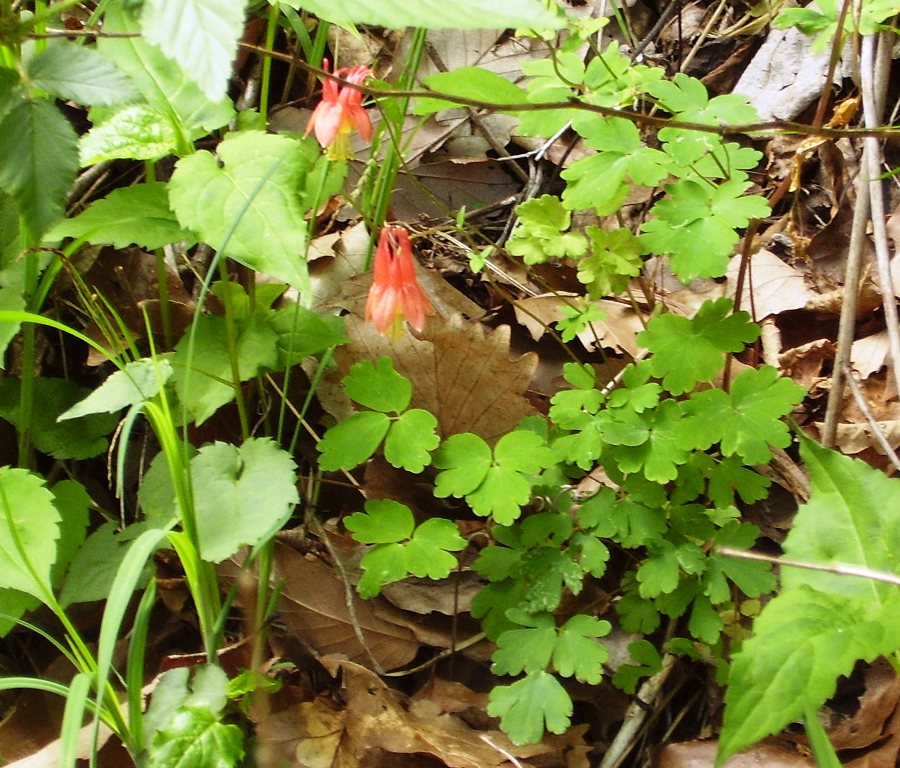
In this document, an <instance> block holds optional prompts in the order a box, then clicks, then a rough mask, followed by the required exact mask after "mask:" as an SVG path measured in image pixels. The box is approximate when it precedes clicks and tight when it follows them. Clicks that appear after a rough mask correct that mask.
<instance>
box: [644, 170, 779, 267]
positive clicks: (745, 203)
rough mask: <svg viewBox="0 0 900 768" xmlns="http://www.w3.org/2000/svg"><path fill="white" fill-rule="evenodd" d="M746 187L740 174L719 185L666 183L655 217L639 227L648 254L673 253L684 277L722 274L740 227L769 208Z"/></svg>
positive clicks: (653, 210)
mask: <svg viewBox="0 0 900 768" xmlns="http://www.w3.org/2000/svg"><path fill="white" fill-rule="evenodd" d="M748 186H749V183H747V182H745V181H743V180H742V179H731V180H728V181H725V182H723V183H722V184H719V185H718V186H715V185H713V184H711V183H710V182H708V181H695V180H693V179H682V180H680V181H676V182H675V183H674V184H668V185H666V188H665V190H666V193H667V194H666V196H665V197H664V198H663V199H662V200H660V201H659V202H658V203H656V204H655V205H654V206H653V208H652V209H651V213H652V214H653V215H654V216H655V218H653V219H650V220H649V221H647V222H645V223H644V224H643V225H642V226H641V231H642V233H643V234H642V235H641V236H640V240H641V244H642V245H643V247H644V248H646V249H647V251H648V252H650V253H657V254H671V263H672V270H673V271H674V272H675V274H676V275H677V276H678V278H679V279H680V280H681V281H682V282H685V283H687V282H690V281H691V280H693V279H694V278H696V277H722V276H723V275H724V274H725V271H726V268H727V266H728V259H729V257H730V256H731V254H732V253H733V251H734V246H735V244H736V243H737V242H738V240H739V237H738V234H737V232H736V231H735V230H736V228H738V227H746V226H747V225H748V224H749V223H750V219H753V218H765V217H766V216H768V215H769V212H770V209H769V204H768V202H767V201H766V200H765V198H762V197H760V196H759V195H745V194H744V191H745V190H746V189H747V187H748ZM699 243H702V244H703V247H702V248H698V244H699Z"/></svg>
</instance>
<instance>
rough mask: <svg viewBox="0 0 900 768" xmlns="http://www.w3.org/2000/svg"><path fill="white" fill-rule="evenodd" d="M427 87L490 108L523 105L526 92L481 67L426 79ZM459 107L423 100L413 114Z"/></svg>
mask: <svg viewBox="0 0 900 768" xmlns="http://www.w3.org/2000/svg"><path fill="white" fill-rule="evenodd" d="M425 85H426V86H428V88H431V89H433V90H435V91H440V92H441V93H446V94H449V95H451V96H462V97H464V98H466V99H477V100H478V101H480V102H483V103H486V104H521V103H523V102H524V101H525V92H524V91H523V90H522V89H521V88H519V86H517V85H514V84H513V83H511V82H510V81H509V80H507V79H506V78H505V77H501V76H500V75H498V74H497V73H496V72H491V71H490V70H487V69H481V68H480V67H459V68H457V69H454V70H453V71H452V72H438V73H437V74H434V75H430V76H429V77H426V78H425ZM456 106H457V105H456V104H454V103H453V102H450V101H446V100H445V99H436V98H435V99H430V98H420V99H417V100H416V105H415V107H414V108H413V110H412V112H413V114H415V115H427V114H430V113H432V112H438V111H440V110H442V109H448V108H454V107H456Z"/></svg>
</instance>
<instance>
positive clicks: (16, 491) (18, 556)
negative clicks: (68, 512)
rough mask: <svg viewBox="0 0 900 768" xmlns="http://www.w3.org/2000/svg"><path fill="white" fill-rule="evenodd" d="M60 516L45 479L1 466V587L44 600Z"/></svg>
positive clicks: (53, 560)
mask: <svg viewBox="0 0 900 768" xmlns="http://www.w3.org/2000/svg"><path fill="white" fill-rule="evenodd" d="M59 523H60V514H59V510H58V509H57V508H56V505H55V504H54V503H53V494H52V493H51V492H50V491H49V490H48V489H47V487H46V485H45V484H44V480H43V478H41V477H38V476H37V475H34V474H32V473H31V472H28V471H27V470H24V469H16V468H13V467H0V553H2V559H0V587H5V588H8V589H17V590H19V591H21V592H26V593H28V594H29V595H33V596H34V597H36V598H38V599H40V600H42V601H43V600H44V599H45V598H46V597H47V596H48V590H49V589H50V569H51V568H52V567H53V563H54V562H55V561H56V541H57V539H58V538H59V535H60V532H59Z"/></svg>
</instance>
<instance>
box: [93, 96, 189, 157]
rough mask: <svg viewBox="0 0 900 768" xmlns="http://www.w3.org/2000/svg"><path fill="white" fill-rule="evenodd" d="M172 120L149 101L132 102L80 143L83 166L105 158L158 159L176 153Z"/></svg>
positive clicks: (118, 110) (176, 140)
mask: <svg viewBox="0 0 900 768" xmlns="http://www.w3.org/2000/svg"><path fill="white" fill-rule="evenodd" d="M177 147H178V136H177V133H176V131H175V128H174V127H173V126H172V121H171V120H169V118H168V117H166V115H164V114H163V113H162V112H160V111H158V110H156V109H154V108H153V107H151V106H149V105H148V104H130V105H128V106H126V107H122V108H121V109H117V110H115V111H114V112H112V113H111V114H109V115H108V116H107V117H106V118H105V119H104V120H103V121H102V122H100V123H98V124H97V125H95V126H94V127H93V128H91V129H90V130H89V131H88V132H87V133H85V134H84V135H83V136H82V137H81V139H80V140H79V143H78V150H79V155H80V157H81V164H82V165H91V164H93V163H101V162H103V161H104V160H118V159H129V160H158V159H159V158H162V157H165V156H166V155H168V154H170V153H172V152H174V151H175V150H176V148H177Z"/></svg>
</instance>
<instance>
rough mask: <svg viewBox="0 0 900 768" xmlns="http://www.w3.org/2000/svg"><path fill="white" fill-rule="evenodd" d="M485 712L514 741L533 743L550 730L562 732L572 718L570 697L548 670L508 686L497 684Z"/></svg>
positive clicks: (515, 742) (532, 674)
mask: <svg viewBox="0 0 900 768" xmlns="http://www.w3.org/2000/svg"><path fill="white" fill-rule="evenodd" d="M487 711H488V714H490V715H493V716H494V717H499V718H500V727H501V728H503V731H504V732H505V733H506V734H508V735H509V738H510V739H511V740H512V741H513V743H514V744H536V743H537V742H539V741H540V740H541V739H542V738H543V736H544V726H545V724H546V728H547V730H548V731H550V732H551V733H563V732H564V731H565V730H566V728H568V727H569V722H570V718H571V717H572V700H571V699H570V698H569V694H568V693H566V689H565V688H563V687H562V685H560V683H559V681H558V680H557V679H556V678H555V677H554V676H553V675H551V674H550V673H548V672H544V671H539V672H532V673H531V674H530V675H528V676H527V677H523V678H522V679H521V680H518V681H517V682H515V683H513V684H512V685H498V686H496V687H495V688H494V689H493V690H492V691H491V694H490V703H489V704H488V708H487Z"/></svg>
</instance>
